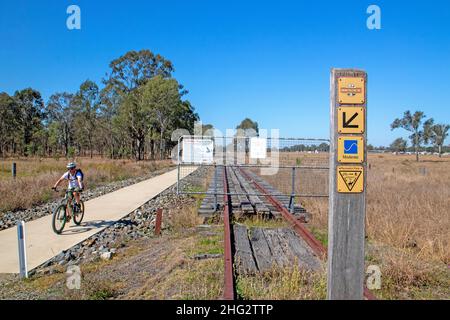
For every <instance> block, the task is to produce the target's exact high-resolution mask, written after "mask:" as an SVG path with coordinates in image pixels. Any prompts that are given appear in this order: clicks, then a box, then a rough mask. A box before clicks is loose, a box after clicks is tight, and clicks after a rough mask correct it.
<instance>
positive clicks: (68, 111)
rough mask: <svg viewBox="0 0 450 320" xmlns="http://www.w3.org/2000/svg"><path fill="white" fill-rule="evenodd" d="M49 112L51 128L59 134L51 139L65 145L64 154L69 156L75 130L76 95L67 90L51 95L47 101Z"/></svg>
mask: <svg viewBox="0 0 450 320" xmlns="http://www.w3.org/2000/svg"><path fill="white" fill-rule="evenodd" d="M47 112H48V117H49V121H50V123H49V124H50V128H51V129H52V130H51V132H52V133H54V134H56V135H57V136H56V137H51V139H53V140H55V141H57V142H58V143H59V144H61V145H62V146H63V148H64V155H65V156H66V157H67V156H68V153H69V147H70V146H71V144H72V142H73V134H74V130H75V125H74V119H75V114H76V109H75V101H74V95H73V94H71V93H67V92H61V93H55V94H53V95H51V96H50V98H49V101H48V102H47Z"/></svg>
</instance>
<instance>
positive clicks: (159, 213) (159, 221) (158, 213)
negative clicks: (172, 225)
mask: <svg viewBox="0 0 450 320" xmlns="http://www.w3.org/2000/svg"><path fill="white" fill-rule="evenodd" d="M161 224H162V208H158V209H157V210H156V222H155V235H157V236H159V235H161Z"/></svg>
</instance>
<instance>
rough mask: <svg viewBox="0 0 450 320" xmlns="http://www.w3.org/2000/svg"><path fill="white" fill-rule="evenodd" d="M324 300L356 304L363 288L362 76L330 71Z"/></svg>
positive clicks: (364, 83)
mask: <svg viewBox="0 0 450 320" xmlns="http://www.w3.org/2000/svg"><path fill="white" fill-rule="evenodd" d="M330 94H331V101H330V123H331V128H330V136H331V141H330V143H331V144H330V176H329V181H330V182H329V215H328V282H327V298H328V299H332V300H348V299H351V300H361V299H362V298H363V288H364V276H365V272H364V235H365V230H364V229H365V228H364V222H365V212H366V196H365V190H366V159H367V153H366V148H365V145H366V138H367V130H366V129H367V119H366V115H367V109H366V106H367V74H366V73H365V72H364V71H361V70H353V69H332V70H331V88H330Z"/></svg>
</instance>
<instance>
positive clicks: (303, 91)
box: [0, 1, 450, 146]
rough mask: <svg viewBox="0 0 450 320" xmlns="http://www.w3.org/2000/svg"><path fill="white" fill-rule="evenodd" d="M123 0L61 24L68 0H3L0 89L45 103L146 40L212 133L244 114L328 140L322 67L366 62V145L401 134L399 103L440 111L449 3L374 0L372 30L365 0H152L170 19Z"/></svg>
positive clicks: (447, 67)
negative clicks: (376, 11) (71, 24)
mask: <svg viewBox="0 0 450 320" xmlns="http://www.w3.org/2000/svg"><path fill="white" fill-rule="evenodd" d="M133 3H134V4H138V5H137V6H133V5H130V3H127V5H126V6H123V5H120V4H118V3H106V2H97V3H89V2H88V1H76V2H75V3H74V4H76V5H78V6H79V7H80V9H81V29H80V30H69V29H67V27H66V20H67V18H68V16H69V15H68V14H67V13H66V9H67V7H68V6H69V5H70V4H72V3H71V2H68V1H62V2H61V3H58V4H54V3H52V2H50V1H44V2H40V3H34V2H32V1H20V2H19V3H18V4H17V3H15V4H10V3H2V4H1V5H0V12H1V13H2V17H1V21H2V22H1V23H2V28H1V31H0V34H1V36H2V37H3V38H4V39H5V43H8V46H4V47H3V50H1V51H0V61H1V62H0V67H1V69H2V70H3V73H2V75H3V77H1V79H0V91H1V92H3V91H4V92H7V93H8V94H10V95H12V94H14V92H15V91H16V90H21V89H24V88H27V87H31V88H33V89H36V90H38V91H40V92H41V94H42V97H43V99H44V102H45V103H47V101H48V99H49V97H50V95H51V94H53V93H56V92H63V91H67V92H72V93H74V92H76V91H77V90H78V86H79V85H80V84H81V83H82V82H83V81H84V80H86V79H90V80H93V81H95V82H96V83H97V84H98V85H99V86H100V87H103V84H102V83H101V79H102V78H103V77H105V74H106V73H107V72H108V71H109V67H108V65H109V63H110V61H112V60H113V59H116V58H118V57H119V56H121V55H123V54H125V53H126V52H127V51H131V50H141V49H149V50H151V51H152V52H154V53H159V54H161V55H162V56H164V57H165V58H166V59H169V60H170V61H172V63H173V64H174V67H175V72H174V73H173V77H174V78H176V79H177V80H178V81H179V82H180V83H181V84H182V85H184V86H185V88H186V89H187V90H188V91H189V93H188V94H187V95H186V96H185V99H187V100H189V101H190V102H191V103H192V105H193V106H194V107H195V110H196V112H198V114H199V116H200V119H201V121H202V122H203V123H204V124H212V125H213V126H214V127H215V128H218V129H219V130H221V131H222V132H225V131H226V129H234V128H236V126H237V125H238V124H239V123H240V121H241V120H243V119H244V118H246V117H248V118H251V119H252V120H254V121H257V122H258V124H259V126H260V128H261V129H268V130H270V129H280V136H284V137H313V138H326V139H328V138H329V130H330V129H329V98H330V97H329V74H330V69H331V68H332V67H337V68H344V67H351V68H360V69H364V70H365V71H366V72H367V73H368V79H369V80H368V143H369V144H372V145H374V146H389V144H390V143H392V141H393V140H395V139H396V138H398V137H402V138H407V137H408V135H409V133H408V132H407V131H405V130H394V131H391V130H390V124H391V123H392V122H393V120H394V119H395V118H400V117H401V116H402V115H403V113H404V112H405V111H406V110H411V111H412V112H414V111H416V110H420V111H424V113H425V115H426V116H427V118H426V119H428V118H434V119H435V122H436V123H448V122H449V120H450V113H449V111H448V108H446V107H445V101H446V98H447V96H448V92H449V89H450V84H449V82H448V80H447V75H448V73H449V71H450V41H448V40H450V39H449V34H450V26H449V24H448V22H447V21H449V18H450V4H449V3H448V2H445V1H434V3H435V4H436V5H435V6H429V5H426V4H419V3H409V2H407V1H400V2H396V3H395V4H394V3H389V2H387V1H376V3H375V4H377V5H378V6H379V7H380V9H381V30H369V29H368V28H367V26H366V20H367V18H368V17H369V14H367V13H366V10H367V8H368V6H369V5H370V4H372V2H367V1H362V2H361V1H348V2H346V3H339V4H329V3H325V2H320V3H315V4H311V3H308V7H306V4H307V2H305V1H302V2H300V3H298V2H290V1H285V2H283V3H282V4H279V5H277V6H273V5H269V4H267V3H256V2H246V3H245V4H241V3H237V2H232V3H230V2H227V3H226V4H225V3H208V2H206V1H199V2H196V3H189V4H185V3H183V2H176V5H173V3H172V4H166V3H158V6H159V7H158V12H164V13H166V12H167V13H170V14H171V15H170V17H169V19H167V16H166V15H165V14H162V15H160V14H158V15H151V12H152V10H151V9H152V8H154V4H153V3H147V2H146V3H140V2H133ZM169 9H170V10H169ZM5 13H7V14H5ZM186 17H188V18H189V19H187V20H188V21H185V18H186ZM130 18H132V19H130ZM152 30H154V32H151V31H152ZM311 31H313V32H311ZM317 39H319V41H317ZM446 39H447V41H445V40H446ZM348 44H351V46H349V45H348ZM348 48H352V49H351V50H349V49H348ZM349 53H350V54H349ZM447 144H448V141H447V143H446V145H447Z"/></svg>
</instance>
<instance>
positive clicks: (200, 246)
mask: <svg viewBox="0 0 450 320" xmlns="http://www.w3.org/2000/svg"><path fill="white" fill-rule="evenodd" d="M198 254H223V236H222V234H221V233H219V234H217V235H214V236H209V237H204V238H203V237H199V238H198V239H197V240H196V244H195V246H194V248H193V249H192V250H190V251H189V252H188V256H191V257H193V256H195V255H198Z"/></svg>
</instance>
